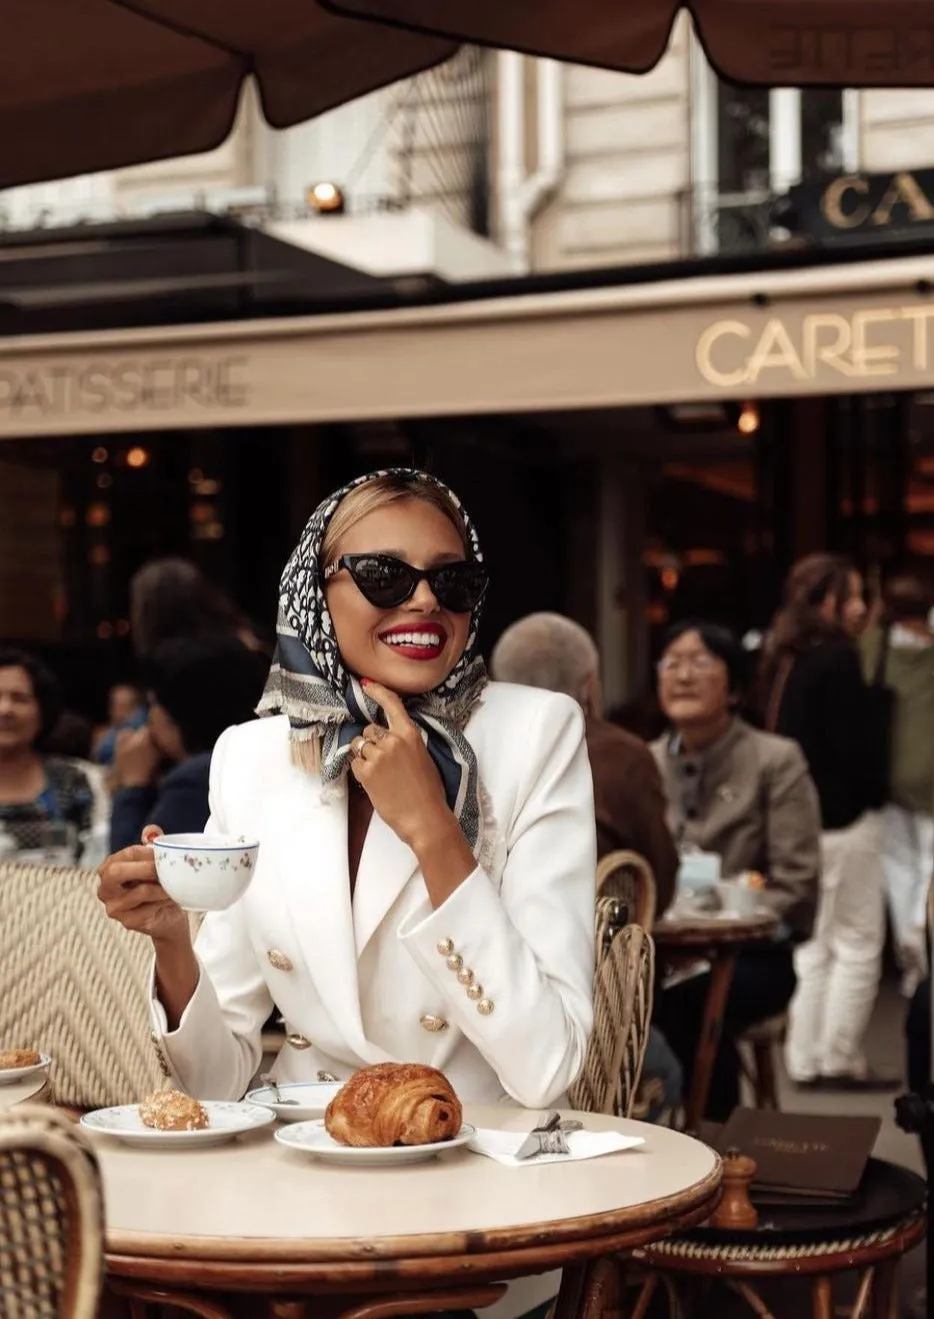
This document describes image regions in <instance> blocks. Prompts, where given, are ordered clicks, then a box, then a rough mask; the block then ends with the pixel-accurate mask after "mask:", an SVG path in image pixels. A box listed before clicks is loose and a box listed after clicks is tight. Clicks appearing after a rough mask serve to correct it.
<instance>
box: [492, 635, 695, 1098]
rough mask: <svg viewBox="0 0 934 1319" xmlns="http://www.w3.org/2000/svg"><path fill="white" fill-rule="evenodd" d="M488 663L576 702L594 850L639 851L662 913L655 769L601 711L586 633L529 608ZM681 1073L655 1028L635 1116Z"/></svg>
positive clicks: (642, 748)
mask: <svg viewBox="0 0 934 1319" xmlns="http://www.w3.org/2000/svg"><path fill="white" fill-rule="evenodd" d="M490 667H491V671H492V674H493V677H494V678H495V679H497V681H499V682H515V683H521V684H523V685H524V686H527V687H543V688H546V689H547V690H549V691H554V692H564V694H565V695H566V696H572V697H573V698H574V700H576V701H577V702H578V703H579V704H580V706H581V708H582V709H583V711H584V717H585V720H586V736H587V751H588V753H589V756H590V767H591V771H592V773H593V786H594V807H595V810H596V817H597V855H598V857H603V856H606V855H608V854H609V853H610V852H615V851H619V850H631V851H634V852H638V853H639V854H640V855H641V856H643V857H645V859H646V861H648V863H649V865H650V866H651V867H652V871H653V873H654V875H655V888H656V904H657V908H656V911H657V914H658V915H661V913H662V912H663V911H664V910H665V908H666V907H667V906H668V904H669V903H670V901H671V897H672V894H673V892H674V884H675V875H676V873H677V869H678V854H677V852H676V851H675V846H674V843H673V842H672V838H671V834H670V833H669V831H668V826H667V824H666V823H665V811H666V802H665V795H664V792H663V790H662V782H661V776H660V774H659V771H658V768H657V766H656V764H655V761H654V759H653V757H652V753H651V752H650V751H649V749H648V747H646V745H645V744H644V743H643V742H640V741H639V739H638V738H637V737H633V736H632V734H631V733H626V732H624V731H623V730H622V729H621V728H617V727H615V725H613V724H610V723H607V722H606V720H605V719H604V718H603V717H602V716H603V710H602V699H601V688H600V656H599V654H598V652H597V647H596V646H595V644H594V642H593V639H592V638H591V636H590V634H589V633H588V632H586V631H585V630H584V628H582V627H581V626H580V625H579V624H578V623H574V622H572V620H571V619H569V618H565V617H563V616H562V615H561V614H547V613H542V614H529V615H528V617H527V618H523V619H520V620H519V622H518V623H514V624H513V625H512V627H510V628H507V630H506V631H505V632H504V633H503V635H502V636H501V637H500V639H499V641H498V642H497V644H496V647H495V649H494V651H493V656H492V661H491V666H490ZM680 1076H681V1070H680V1066H679V1064H678V1060H677V1059H676V1058H675V1056H674V1054H673V1053H672V1052H671V1050H670V1049H669V1048H668V1045H667V1043H666V1041H665V1039H664V1037H663V1036H662V1035H661V1033H660V1032H659V1031H657V1030H656V1029H655V1028H654V1027H653V1028H652V1032H651V1035H650V1039H649V1046H648V1050H647V1052H646V1058H645V1066H644V1068H643V1086H642V1088H641V1091H640V1099H641V1100H642V1101H643V1104H642V1107H640V1111H639V1112H638V1113H637V1114H636V1116H638V1117H644V1118H647V1119H648V1120H649V1121H657V1120H659V1118H660V1117H661V1116H662V1115H663V1114H664V1113H665V1112H671V1111H673V1110H674V1109H676V1108H677V1107H678V1105H679V1103H680V1091H681V1080H680ZM639 1102H640V1101H639V1100H637V1104H638V1103H639Z"/></svg>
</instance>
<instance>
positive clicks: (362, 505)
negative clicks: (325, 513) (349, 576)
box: [321, 474, 467, 571]
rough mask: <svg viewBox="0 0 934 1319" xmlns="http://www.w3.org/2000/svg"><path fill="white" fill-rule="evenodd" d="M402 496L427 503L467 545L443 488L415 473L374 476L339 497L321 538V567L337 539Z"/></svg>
mask: <svg viewBox="0 0 934 1319" xmlns="http://www.w3.org/2000/svg"><path fill="white" fill-rule="evenodd" d="M404 499H420V500H421V501H422V503H423V504H431V505H432V506H433V507H434V508H436V509H437V510H438V511H439V513H443V514H444V516H445V517H446V518H447V519H448V521H449V522H451V523H452V524H453V525H454V527H455V529H456V531H457V534H458V535H459V536H460V538H461V542H462V544H463V546H464V549H465V550H466V549H467V528H466V527H465V526H464V519H463V518H462V517H461V514H460V509H459V508H458V507H457V505H456V504H455V503H454V501H453V500H452V499H451V497H450V495H449V494H448V493H447V491H446V490H442V489H441V488H440V487H438V486H435V485H429V484H428V482H427V481H420V480H419V479H418V477H416V476H394V475H391V474H390V475H387V476H377V477H374V478H373V480H372V481H367V483H366V485H361V486H358V487H357V489H356V490H351V491H350V493H349V494H348V495H345V497H344V498H343V499H342V500H341V502H340V503H339V504H338V506H337V508H336V509H335V510H334V513H333V515H332V517H331V521H330V522H329V523H328V527H327V531H325V533H324V538H323V540H322V541H321V568H322V571H323V570H324V569H325V568H327V567H328V566H329V565H330V564H332V563H333V562H334V560H335V559H336V558H337V551H338V548H339V546H340V543H341V541H342V540H343V539H344V537H345V536H346V535H347V533H348V532H349V531H352V530H353V528H354V527H355V526H356V525H357V523H358V522H362V521H363V519H364V518H365V517H369V515H370V514H371V513H375V512H376V511H377V510H378V509H381V508H389V507H390V506H391V505H392V504H398V503H399V502H400V501H401V500H404Z"/></svg>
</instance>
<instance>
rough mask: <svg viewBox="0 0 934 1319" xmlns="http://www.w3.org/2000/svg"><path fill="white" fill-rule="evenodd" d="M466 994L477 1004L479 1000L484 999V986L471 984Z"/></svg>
mask: <svg viewBox="0 0 934 1319" xmlns="http://www.w3.org/2000/svg"><path fill="white" fill-rule="evenodd" d="M465 993H466V994H467V997H468V998H472V999H473V1001H474V1002H475V1003H476V1001H477V999H478V998H483V986H482V985H480V984H477V983H472V984H469V985H468V986H467V989H466V990H465Z"/></svg>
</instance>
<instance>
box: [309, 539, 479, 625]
mask: <svg viewBox="0 0 934 1319" xmlns="http://www.w3.org/2000/svg"><path fill="white" fill-rule="evenodd" d="M342 568H346V569H347V571H348V572H349V573H350V575H351V577H352V578H353V580H354V584H355V585H356V587H357V590H358V591H359V592H360V594H361V595H362V596H363V597H364V599H366V600H368V601H369V603H370V604H371V605H375V607H376V608H377V609H395V608H397V607H398V606H399V605H403V604H405V602H406V600H411V598H412V596H413V595H414V594H415V592H416V590H417V589H418V584H419V582H422V581H425V582H427V583H428V585H429V586H430V587H431V593H432V595H433V596H434V597H435V599H436V600H437V602H438V604H439V605H440V606H441V608H442V609H449V610H450V611H451V613H452V614H469V613H472V612H473V610H474V609H476V608H477V606H478V605H479V604H480V602H481V600H482V599H483V597H484V595H485V594H486V588H487V583H488V578H487V575H486V570H485V569H484V568H483V567H482V566H481V565H480V564H479V563H471V562H469V561H468V560H466V559H464V560H459V561H458V562H456V563H443V564H441V565H440V566H439V567H437V568H413V567H412V565H411V564H410V563H406V562H405V560H404V559H397V558H396V556H395V555H394V554H342V555H341V556H340V558H339V559H335V560H334V562H333V563H331V564H328V566H327V568H325V570H324V580H325V581H326V582H327V581H330V579H331V578H332V577H333V576H334V575H335V574H336V573H339V572H340V571H341V569H342Z"/></svg>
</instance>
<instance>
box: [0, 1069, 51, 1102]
mask: <svg viewBox="0 0 934 1319" xmlns="http://www.w3.org/2000/svg"><path fill="white" fill-rule="evenodd" d="M48 1085H49V1077H48V1073H47V1072H35V1073H34V1074H33V1075H32V1076H27V1077H24V1079H23V1080H22V1081H13V1082H12V1084H10V1085H0V1110H2V1109H4V1108H12V1107H13V1106H14V1104H27V1103H28V1102H29V1101H30V1100H31V1099H32V1100H40V1099H43V1098H45V1095H46V1093H47V1089H48Z"/></svg>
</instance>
